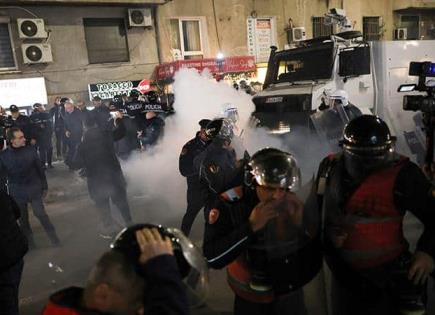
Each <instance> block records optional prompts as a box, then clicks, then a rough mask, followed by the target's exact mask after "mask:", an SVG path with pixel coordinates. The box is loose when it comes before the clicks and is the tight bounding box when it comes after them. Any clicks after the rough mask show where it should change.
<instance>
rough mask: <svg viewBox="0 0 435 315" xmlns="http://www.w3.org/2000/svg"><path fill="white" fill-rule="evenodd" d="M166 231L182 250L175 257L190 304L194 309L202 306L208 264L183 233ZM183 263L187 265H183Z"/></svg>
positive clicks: (206, 286)
mask: <svg viewBox="0 0 435 315" xmlns="http://www.w3.org/2000/svg"><path fill="white" fill-rule="evenodd" d="M166 230H167V232H168V233H169V234H171V235H172V243H173V244H174V243H176V244H178V246H179V248H180V251H175V255H176V258H177V263H178V266H179V269H180V272H181V275H182V277H183V283H184V285H185V287H186V292H187V296H188V298H189V304H190V305H191V306H193V307H194V306H199V305H202V304H203V303H204V301H205V299H206V296H207V289H208V267H207V262H206V261H205V259H204V256H203V255H202V253H201V250H200V249H199V248H198V247H196V246H195V245H194V244H193V243H192V241H191V240H190V239H188V238H187V237H186V236H185V235H184V234H183V232H181V231H180V230H178V229H176V228H167V229H166ZM177 255H182V257H177ZM183 261H185V262H187V264H186V263H184V264H183V263H182V262H183ZM180 262H181V263H180Z"/></svg>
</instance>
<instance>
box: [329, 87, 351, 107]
mask: <svg viewBox="0 0 435 315" xmlns="http://www.w3.org/2000/svg"><path fill="white" fill-rule="evenodd" d="M328 98H329V106H332V105H334V104H335V103H337V104H338V105H342V106H347V105H348V104H349V94H348V93H347V92H346V91H345V90H340V89H339V90H335V91H334V92H332V93H331V94H330V95H328Z"/></svg>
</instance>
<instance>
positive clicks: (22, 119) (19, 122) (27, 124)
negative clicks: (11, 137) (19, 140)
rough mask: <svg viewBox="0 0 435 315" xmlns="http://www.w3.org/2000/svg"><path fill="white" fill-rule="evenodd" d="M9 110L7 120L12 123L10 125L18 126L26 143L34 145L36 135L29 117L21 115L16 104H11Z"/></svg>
mask: <svg viewBox="0 0 435 315" xmlns="http://www.w3.org/2000/svg"><path fill="white" fill-rule="evenodd" d="M9 110H10V111H11V116H10V117H9V120H10V122H11V124H12V127H17V128H20V129H21V130H22V131H23V133H24V137H25V138H26V143H27V144H32V145H35V144H36V136H35V132H34V130H33V127H32V121H31V120H30V118H29V117H28V116H25V115H21V113H20V110H19V108H18V106H17V105H11V106H10V107H9Z"/></svg>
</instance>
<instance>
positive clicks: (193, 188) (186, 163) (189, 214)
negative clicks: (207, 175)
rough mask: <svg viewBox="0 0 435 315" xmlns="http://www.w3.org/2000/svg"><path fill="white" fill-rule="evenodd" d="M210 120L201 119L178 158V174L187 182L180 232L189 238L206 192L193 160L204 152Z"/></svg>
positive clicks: (202, 205) (207, 140)
mask: <svg viewBox="0 0 435 315" xmlns="http://www.w3.org/2000/svg"><path fill="white" fill-rule="evenodd" d="M209 122H210V120H208V119H201V120H200V121H199V125H200V126H201V129H200V130H199V131H198V132H197V133H196V136H195V138H193V139H192V140H190V141H188V142H187V143H186V144H185V145H184V146H183V149H182V150H181V153H180V157H179V163H178V166H179V170H180V174H181V175H182V176H184V177H186V180H187V210H186V213H185V215H184V216H183V220H182V223H181V231H183V233H184V234H185V235H186V236H189V234H190V229H191V228H192V224H193V222H194V221H195V217H196V215H197V214H198V212H199V211H200V210H201V209H202V208H203V207H204V203H205V198H206V197H207V192H206V191H204V186H201V184H200V182H199V174H198V173H197V172H196V171H195V169H194V167H193V159H194V158H195V156H197V155H198V154H199V153H201V152H202V151H204V150H205V148H206V147H207V145H208V143H209V139H208V137H207V135H206V133H205V130H206V129H205V128H206V126H207V125H208V123H209Z"/></svg>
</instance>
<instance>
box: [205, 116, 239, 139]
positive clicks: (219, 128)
mask: <svg viewBox="0 0 435 315" xmlns="http://www.w3.org/2000/svg"><path fill="white" fill-rule="evenodd" d="M233 129H234V124H233V123H232V122H231V120H229V119H227V118H216V119H213V120H212V121H210V122H209V123H208V125H207V127H206V128H205V133H206V135H207V137H208V138H209V139H212V140H213V139H219V140H225V141H228V142H231V140H232V139H233V137H234V130H233Z"/></svg>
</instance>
